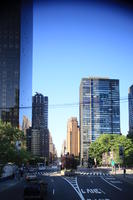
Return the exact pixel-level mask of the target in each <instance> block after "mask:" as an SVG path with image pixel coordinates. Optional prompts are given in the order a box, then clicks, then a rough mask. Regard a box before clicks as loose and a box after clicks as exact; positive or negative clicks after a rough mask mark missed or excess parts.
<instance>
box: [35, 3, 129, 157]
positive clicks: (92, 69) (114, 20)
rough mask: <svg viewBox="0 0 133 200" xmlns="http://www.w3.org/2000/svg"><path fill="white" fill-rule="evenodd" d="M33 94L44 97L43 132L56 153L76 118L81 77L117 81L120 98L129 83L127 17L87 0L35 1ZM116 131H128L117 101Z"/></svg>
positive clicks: (125, 113)
mask: <svg viewBox="0 0 133 200" xmlns="http://www.w3.org/2000/svg"><path fill="white" fill-rule="evenodd" d="M33 36H34V37H33V47H34V49H33V94H34V93H35V92H36V91H37V92H40V93H42V94H43V95H46V96H48V97H49V130H50V132H51V133H52V136H53V141H54V143H55V145H56V148H57V150H58V153H59V154H60V151H61V145H62V142H63V140H64V139H65V138H66V133H67V120H68V118H70V117H72V116H75V117H77V118H78V119H79V107H78V105H75V106H62V107H59V106H55V107H54V106H51V105H56V104H65V103H78V102H79V85H80V81H81V78H83V77H89V76H102V77H109V78H116V79H120V97H121V98H123V97H125V98H127V96H128V88H129V86H130V85H132V84H133V15H131V13H129V12H127V11H126V10H123V9H122V8H121V9H120V8H118V7H113V6H110V7H108V6H105V5H101V6H100V5H97V4H95V5H93V4H84V3H83V4H76V3H75V4H41V3H40V4H35V5H34V34H33ZM120 106H121V107H120V109H121V131H122V133H123V134H127V131H128V103H127V101H125V102H123V101H122V102H121V104H120Z"/></svg>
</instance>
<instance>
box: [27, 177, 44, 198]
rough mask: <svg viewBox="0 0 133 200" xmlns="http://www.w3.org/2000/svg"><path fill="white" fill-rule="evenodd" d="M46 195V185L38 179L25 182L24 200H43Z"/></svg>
mask: <svg viewBox="0 0 133 200" xmlns="http://www.w3.org/2000/svg"><path fill="white" fill-rule="evenodd" d="M46 194H47V183H45V182H44V181H42V180H40V179H35V180H31V181H27V182H26V184H25V186H24V200H26V199H41V200H43V199H44V196H45V195H46Z"/></svg>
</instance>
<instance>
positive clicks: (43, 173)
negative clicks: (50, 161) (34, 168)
mask: <svg viewBox="0 0 133 200" xmlns="http://www.w3.org/2000/svg"><path fill="white" fill-rule="evenodd" d="M53 174H57V172H43V171H42V172H41V171H39V172H36V175H43V176H50V175H53Z"/></svg>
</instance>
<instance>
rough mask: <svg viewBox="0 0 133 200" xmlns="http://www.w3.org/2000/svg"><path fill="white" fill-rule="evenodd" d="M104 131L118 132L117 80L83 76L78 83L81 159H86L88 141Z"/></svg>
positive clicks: (91, 140) (118, 102)
mask: <svg viewBox="0 0 133 200" xmlns="http://www.w3.org/2000/svg"><path fill="white" fill-rule="evenodd" d="M104 133H107V134H120V98H119V80H116V79H108V78H91V77H90V78H83V79H82V80H81V84H80V137H81V140H80V153H81V157H80V158H81V160H82V159H83V160H84V161H87V160H88V156H89V155H88V150H89V145H90V143H91V142H93V141H95V140H96V138H98V137H99V136H100V135H101V134H104Z"/></svg>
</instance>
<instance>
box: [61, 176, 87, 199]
mask: <svg viewBox="0 0 133 200" xmlns="http://www.w3.org/2000/svg"><path fill="white" fill-rule="evenodd" d="M62 178H63V179H64V180H65V181H67V182H68V183H69V184H70V185H71V186H72V188H73V189H74V190H75V192H76V193H77V194H78V195H79V197H80V199H81V200H85V198H84V197H83V195H82V193H81V191H80V189H79V186H78V182H77V177H75V178H73V179H70V178H64V177H62ZM74 180H75V183H74V184H72V182H74Z"/></svg>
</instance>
